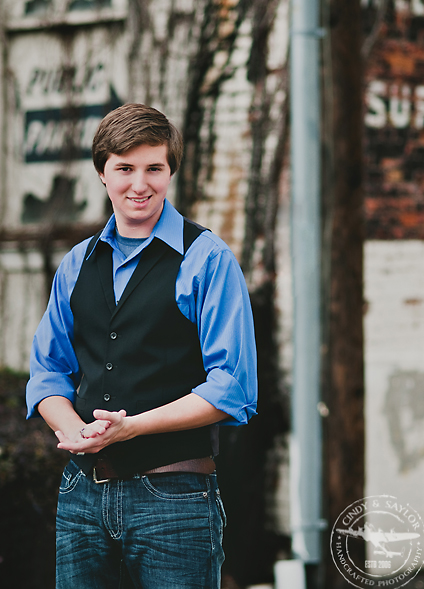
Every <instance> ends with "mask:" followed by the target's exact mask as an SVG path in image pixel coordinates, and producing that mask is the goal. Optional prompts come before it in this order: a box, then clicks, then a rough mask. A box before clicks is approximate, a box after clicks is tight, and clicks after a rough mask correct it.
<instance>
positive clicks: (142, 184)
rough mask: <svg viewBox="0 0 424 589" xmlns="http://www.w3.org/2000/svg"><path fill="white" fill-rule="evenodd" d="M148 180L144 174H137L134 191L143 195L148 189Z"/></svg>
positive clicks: (134, 179) (133, 186) (134, 180)
mask: <svg viewBox="0 0 424 589" xmlns="http://www.w3.org/2000/svg"><path fill="white" fill-rule="evenodd" d="M147 186H148V185H147V179H146V175H145V173H144V172H136V173H135V174H134V176H133V182H132V189H133V190H134V192H136V193H137V194H143V193H144V192H145V190H146V189H147Z"/></svg>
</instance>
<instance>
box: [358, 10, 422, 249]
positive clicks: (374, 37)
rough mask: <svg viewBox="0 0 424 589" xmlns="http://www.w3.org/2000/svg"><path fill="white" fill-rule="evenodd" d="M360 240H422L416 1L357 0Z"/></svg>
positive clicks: (419, 58)
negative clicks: (360, 26)
mask: <svg viewBox="0 0 424 589" xmlns="http://www.w3.org/2000/svg"><path fill="white" fill-rule="evenodd" d="M362 4H363V22H364V31H365V45H364V46H365V49H368V51H367V55H366V56H365V66H364V68H365V71H364V77H365V92H364V102H365V108H364V110H365V112H364V122H365V125H364V146H365V166H364V178H365V215H366V237H367V238H368V239H422V238H423V237H424V166H423V164H424V4H423V3H422V1H421V0H410V1H407V0H401V1H399V0H389V1H388V2H387V3H386V5H385V6H386V8H385V10H384V11H382V9H381V8H380V9H379V7H381V6H383V4H382V3H380V2H374V1H372V0H364V1H363V3H362Z"/></svg>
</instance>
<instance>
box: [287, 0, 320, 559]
mask: <svg viewBox="0 0 424 589" xmlns="http://www.w3.org/2000/svg"><path fill="white" fill-rule="evenodd" d="M321 32H322V31H321V30H320V29H319V0H292V3H291V50H290V71H291V74H290V76H291V79H290V91H291V133H292V136H291V149H292V155H291V157H292V204H291V214H292V218H291V239H292V276H293V296H294V326H293V346H294V359H293V390H292V439H291V455H290V459H291V484H290V491H291V499H290V500H291V527H292V547H293V552H294V555H295V558H298V559H301V560H302V561H303V562H304V563H305V564H306V563H308V564H313V563H317V562H319V560H320V552H321V551H320V529H321V479H322V474H321V470H322V469H321V448H322V434H321V423H320V415H319V413H318V403H319V400H320V241H321V239H320V233H321V232H320V189H321V186H320V184H321V183H320V164H321V162H320V91H319V38H320V36H322V35H321Z"/></svg>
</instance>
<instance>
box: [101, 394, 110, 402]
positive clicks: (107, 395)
mask: <svg viewBox="0 0 424 589" xmlns="http://www.w3.org/2000/svg"><path fill="white" fill-rule="evenodd" d="M103 399H104V400H105V401H110V395H109V393H106V394H105V395H103Z"/></svg>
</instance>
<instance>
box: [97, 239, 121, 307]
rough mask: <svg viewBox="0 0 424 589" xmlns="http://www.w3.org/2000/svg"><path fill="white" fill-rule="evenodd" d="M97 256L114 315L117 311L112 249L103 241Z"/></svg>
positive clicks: (106, 297)
mask: <svg viewBox="0 0 424 589" xmlns="http://www.w3.org/2000/svg"><path fill="white" fill-rule="evenodd" d="M95 255H96V261H97V269H98V271H99V276H100V282H101V284H102V288H103V292H104V295H105V299H106V302H107V304H108V307H109V309H110V312H111V314H112V313H114V312H115V309H116V304H115V295H114V292H113V264H112V248H111V247H110V246H109V245H108V244H106V243H104V242H102V241H101V242H99V243H98V244H97V248H96V251H95Z"/></svg>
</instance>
